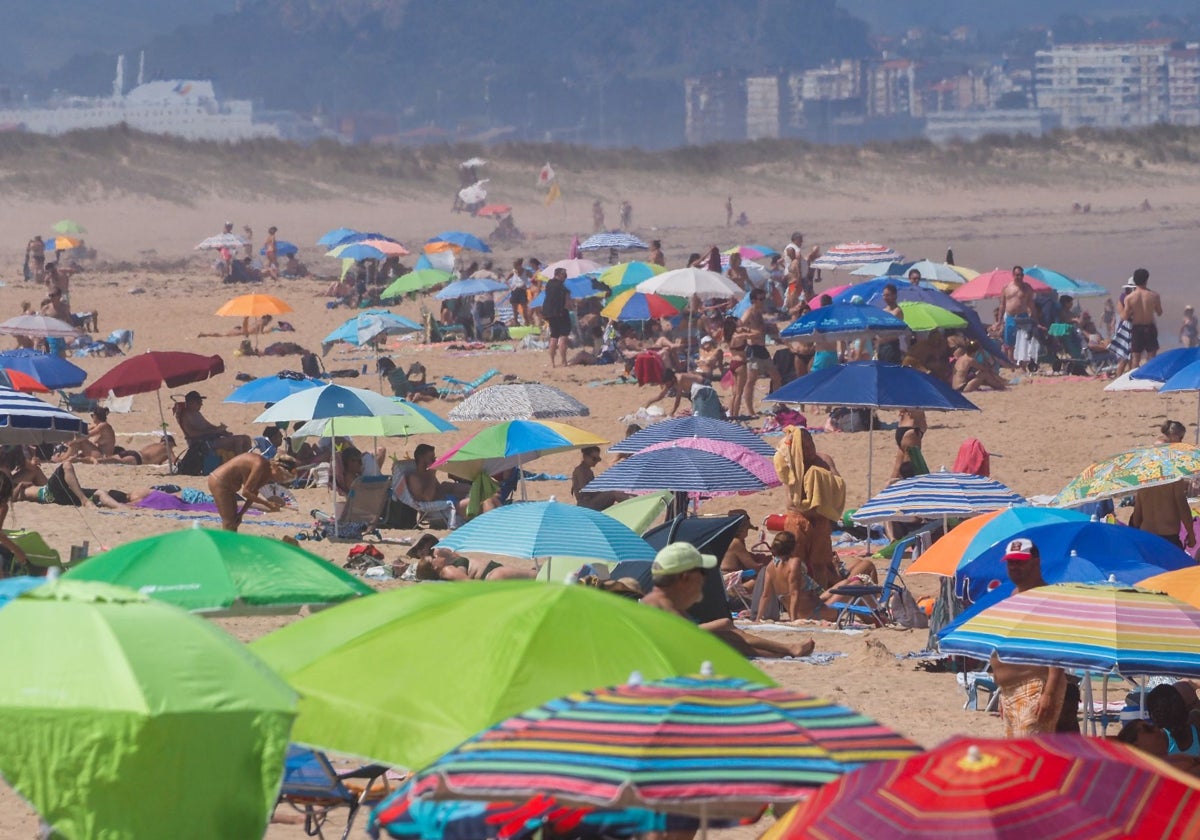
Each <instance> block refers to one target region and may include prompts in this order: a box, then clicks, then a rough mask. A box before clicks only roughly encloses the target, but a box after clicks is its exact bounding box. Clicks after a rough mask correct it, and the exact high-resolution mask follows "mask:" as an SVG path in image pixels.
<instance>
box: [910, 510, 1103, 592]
mask: <svg viewBox="0 0 1200 840" xmlns="http://www.w3.org/2000/svg"><path fill="white" fill-rule="evenodd" d="M1089 521H1091V517H1090V516H1087V515H1086V514H1083V513H1080V512H1079V511H1075V510H1064V509H1062V508H1044V507H1033V506H1032V505H1021V506H1018V507H1010V508H1005V509H1003V510H993V511H990V512H988V513H981V514H979V515H977V516H972V517H971V518H970V519H968V520H966V521H964V522H960V523H959V524H958V525H956V526H954V528H952V529H951V530H950V531H949V532H948V533H946V534H945V535H944V536H942V537H941V538H939V539H938V540H937V541H936V542H935V543H934V544H933V545H931V546H930V547H929V548H928V549H927V550H926V551H924V552H922V553H921V556H920V557H918V558H917V559H916V560H914V561H913V562H912V565H911V566H909V567H908V568H907V569H906V570H905V572H904V573H905V574H931V575H943V576H945V577H953V576H954V573H955V571H956V570H957V569H958V567H959V566H960V565H962V564H963V563H964V562H966V561H968V560H969V556H970V557H973V556H975V554H976V553H978V552H979V551H982V550H984V549H986V548H988V547H990V546H993V545H997V544H1000V543H1004V544H1005V545H1007V544H1008V543H1009V541H1011V540H1013V539H1015V538H1017V537H1019V536H1022V533H1023V532H1024V531H1025V530H1026V529H1028V528H1035V527H1037V526H1039V525H1048V524H1050V523H1052V522H1089ZM968 555H969V556H968Z"/></svg>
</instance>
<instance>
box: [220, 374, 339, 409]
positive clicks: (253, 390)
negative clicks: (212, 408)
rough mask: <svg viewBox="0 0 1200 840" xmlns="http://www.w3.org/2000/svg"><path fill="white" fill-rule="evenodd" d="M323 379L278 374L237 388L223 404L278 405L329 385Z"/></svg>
mask: <svg viewBox="0 0 1200 840" xmlns="http://www.w3.org/2000/svg"><path fill="white" fill-rule="evenodd" d="M328 384H329V383H328V382H325V381H324V380H321V379H310V378H309V377H307V376H303V375H301V374H287V375H285V374H276V375H275V376H262V377H259V378H258V379H253V380H251V381H250V382H247V383H246V384H245V385H242V386H240V387H238V388H236V389H235V390H234V391H233V393H231V394H230V395H229V396H228V397H226V398H225V399H224V400H223V402H227V403H242V404H249V403H276V402H279V401H280V400H282V399H283V398H284V397H290V396H291V395H292V394H295V393H298V392H300V391H307V390H308V389H309V388H320V387H322V386H323V385H328Z"/></svg>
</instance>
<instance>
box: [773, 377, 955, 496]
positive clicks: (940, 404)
mask: <svg viewBox="0 0 1200 840" xmlns="http://www.w3.org/2000/svg"><path fill="white" fill-rule="evenodd" d="M765 401H766V402H784V403H799V404H805V403H811V404H816V405H844V406H852V407H854V406H857V407H863V408H882V409H891V410H896V409H900V408H920V409H923V410H925V411H978V410H979V407H978V406H976V405H975V404H974V403H972V402H971V401H970V400H968V399H967V398H966V397H964V396H963V395H962V394H960V393H958V391H955V390H954V389H953V388H951V387H950V386H949V385H947V384H946V383H944V382H942V381H941V380H940V379H938V378H937V377H935V376H930V375H929V374H927V373H922V372H921V371H919V370H914V369H913V368H906V367H902V366H901V365H893V364H888V363H887V362H851V363H850V364H845V365H837V366H835V367H831V368H826V369H825V370H819V371H817V372H815V373H810V374H808V375H807V376H801V377H800V378H798V379H793V380H792V381H791V382H789V383H788V384H786V385H784V386H783V387H782V388H780V389H779V390H778V391H775V392H773V393H770V394H767V396H766V397H765ZM874 432H875V424H874V423H872V424H870V425H869V426H868V430H867V446H868V450H867V497H868V498H870V496H871V484H872V472H873V466H874V446H873V445H872V443H873V436H874Z"/></svg>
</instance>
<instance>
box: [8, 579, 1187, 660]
mask: <svg viewBox="0 0 1200 840" xmlns="http://www.w3.org/2000/svg"><path fill="white" fill-rule="evenodd" d="M2 614H3V613H0V615H2ZM939 640H940V641H939V645H938V648H939V650H940V651H941V652H942V653H948V654H951V655H958V656H971V657H974V658H976V659H984V660H986V659H988V658H990V657H991V655H992V654H993V653H995V654H996V655H997V656H999V658H1000V659H1001V660H1002V661H1004V662H1009V663H1012V664H1014V665H1052V666H1056V667H1061V668H1080V669H1083V670H1087V671H1099V672H1102V673H1108V672H1118V673H1120V674H1122V675H1124V676H1153V675H1162V676H1174V677H1187V676H1200V609H1198V608H1196V607H1193V606H1191V605H1190V604H1186V603H1184V602H1183V601H1180V600H1177V599H1175V598H1172V597H1170V596H1169V595H1162V594H1159V593H1156V592H1147V591H1145V590H1142V589H1134V588H1132V587H1125V586H1118V585H1113V584H1086V583H1052V584H1048V585H1047V586H1039V587H1037V588H1036V589H1030V590H1028V591H1026V592H1018V593H1017V594H1015V595H1010V596H1009V597H1007V598H1005V599H1003V600H1001V601H998V602H996V603H993V604H991V605H990V606H988V607H986V608H984V609H981V610H978V611H973V612H969V613H964V614H963V615H962V616H960V617H959V618H958V619H956V620H955V621H954V622H953V623H952V624H950V625H948V626H947V627H946V628H945V629H944V630H942V631H941V633H940V634H939Z"/></svg>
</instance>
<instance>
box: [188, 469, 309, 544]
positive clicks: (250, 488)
mask: <svg viewBox="0 0 1200 840" xmlns="http://www.w3.org/2000/svg"><path fill="white" fill-rule="evenodd" d="M295 469H296V460H295V459H294V458H292V457H291V456H289V455H276V456H275V458H274V460H271V461H268V460H267V459H266V458H264V457H263V456H261V455H259V454H258V453H257V452H243V453H242V454H241V455H238V456H236V457H234V458H230V459H229V460H228V461H226V462H225V463H223V464H221V466H219V467H217V468H216V469H215V470H213V471H212V473H210V474H209V476H208V492H209V493H211V494H212V497H213V502H214V503H215V504H216V506H217V513H218V514H220V516H221V527H222V528H223V529H224V530H226V531H236V530H237V529H238V527H239V526H240V525H241V524H242V518H243V517H244V516H245V515H246V511H248V510H249V509H250V507H251V506H252V505H260V506H262V507H263V508H264V509H266V510H267V511H277V510H279V509H280V508H281V507H283V505H282V504H280V503H279V502H277V501H275V500H273V499H263V498H261V497H260V496H259V495H258V492H259V490H261V489H262V488H263V487H264V486H266V485H267V484H272V483H274V484H285V485H286V484H291V482H292V480H293V479H294V478H295ZM239 502H240V505H239Z"/></svg>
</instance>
